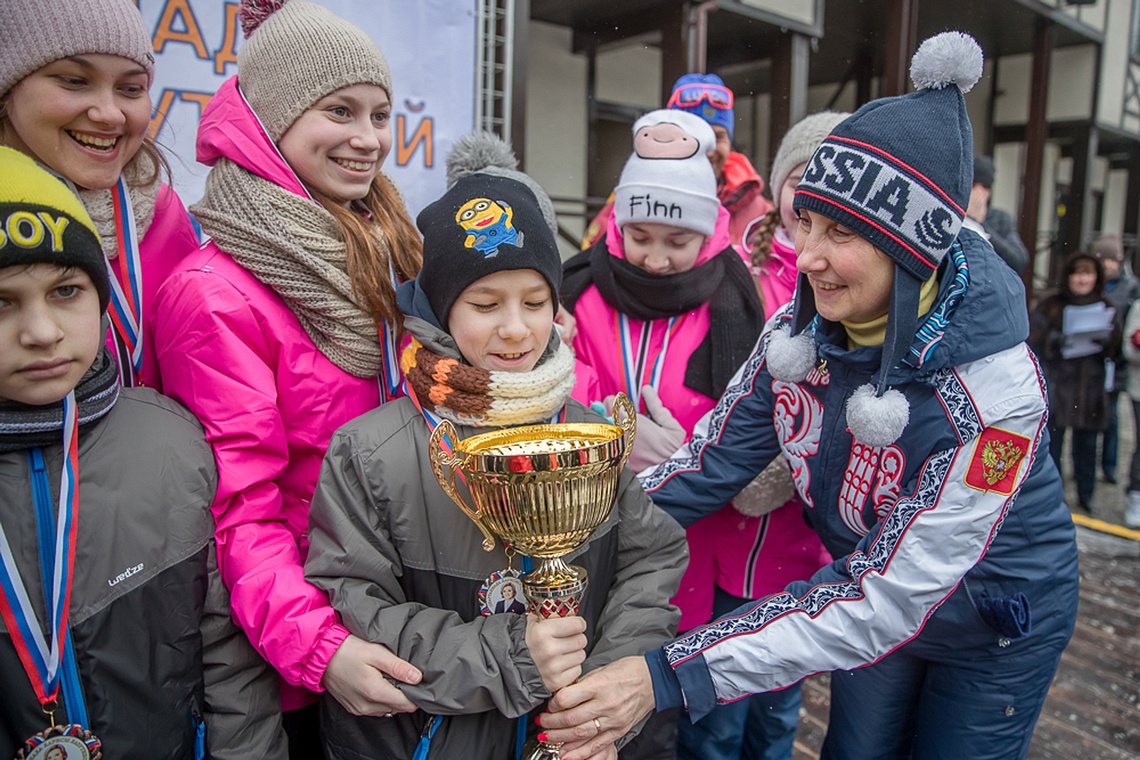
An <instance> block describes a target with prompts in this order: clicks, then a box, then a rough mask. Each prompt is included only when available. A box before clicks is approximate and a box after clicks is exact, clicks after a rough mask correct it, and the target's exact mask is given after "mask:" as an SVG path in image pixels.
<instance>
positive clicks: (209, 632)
mask: <svg viewBox="0 0 1140 760" xmlns="http://www.w3.org/2000/svg"><path fill="white" fill-rule="evenodd" d="M62 458H63V449H62V446H61V445H60V446H54V447H50V448H45V449H44V459H45V462H46V469H47V475H48V478H49V482H50V490H51V494H52V500H53V503H54V502H56V500H57V499H58V493H59V477H60V467H61V463H62ZM29 467H30V465H29V459H28V456H27V452H26V451H12V452H7V453H3V454H0V520H3V524H4V531H5V533H6V534H7V537H8V541H9V544H10V545H11V546H12V550H13V552H14V553H15V555H16V563H17V566H18V568H19V571H20V574H21V577H22V578H23V581H24V584H25V587H26V588H27V589H28V591H29V594H30V597H31V601H32V605H33V606H34V607H35V610H36V615H37V617H38V619H39V620H40V621H41V623H42V621H44V620H46V614H47V613H46V610H45V603H44V594H43V582H42V580H41V573H40V560H39V553H38V550H37V538H36V520H35V507H34V501H33V496H32V485H31V475H30V470H29ZM216 482H217V474H216V471H215V467H214V458H213V455H212V454H211V452H210V448H209V446H207V445H206V441H205V437H204V435H203V433H202V428H201V426H200V425H199V424H198V422H197V420H195V419H194V418H193V417H192V416H191V415H190V414H189V412H187V411H186V410H184V409H183V408H182V407H180V406H178V405H177V404H175V403H174V402H173V401H170V400H169V399H167V398H165V397H163V396H160V395H158V394H157V393H155V392H154V391H152V390H150V389H147V388H133V389H123V390H121V391H120V395H119V399H118V401H117V402H116V404H115V406H114V407H113V408H112V409H111V411H110V412H108V413H107V415H106V416H105V417H103V419H101V420H100V421H98V422H97V423H95V424H94V425H93V426H92V427H91V428H90V429H88V430H84V431H83V433H82V434H81V436H80V439H79V513H78V518H77V520H78V522H77V524H78V544H77V548H76V558H75V573H74V581H73V585H72V591H71V609H70V622H71V634H72V640H73V641H74V645H75V652H76V660H77V663H78V669H79V681H80V688H81V689H82V692H83V695H84V699H85V701H86V703H87V712H88V717H89V728H90V730H91V731H93V732H94V733H95V734H96V735H97V736H99V738H100V739H101V740H102V742H103V755H104V757H108V758H114V759H115V760H156V759H157V758H169V759H170V760H190V759H191V758H194V757H195V753H194V738H195V731H196V729H197V726H198V724H199V723H200V722H201V720H202V719H203V718H204V719H205V722H206V727H207V731H206V734H207V749H208V753H209V754H208V756H209V757H213V758H217V759H218V760H222V759H228V758H233V760H238V759H239V758H242V759H247V758H285V757H286V756H287V748H286V746H285V742H284V735H283V732H282V731H281V718H280V704H279V701H278V696H277V685H276V679H275V676H274V674H273V673H272V671H271V670H270V669H269V667H268V666H267V665H266V664H265V662H264V661H263V660H262V659H261V658H260V657H259V656H258V655H257V653H256V652H255V651H254V649H253V648H252V646H250V644H249V641H248V639H247V638H246V637H245V634H244V633H242V631H241V630H240V629H239V628H237V627H236V626H235V625H234V623H233V622H232V621H231V620H230V605H229V594H228V593H227V591H226V589H225V586H224V585H223V584H222V582H221V578H220V576H219V574H218V569H217V559H216V554H215V551H214V542H213V535H214V526H213V520H212V518H211V516H210V503H211V501H212V500H213V496H214V489H215V486H216ZM54 506H55V508H56V509H57V510H58V504H57V503H55V504H54ZM0 683H3V684H4V687H3V696H2V697H0V704H2V705H3V707H2V709H0V757H12V756H14V755H15V754H16V751H17V749H19V748H20V747H21V746H22V745H23V742H24V740H25V739H27V738H28V737H30V736H31V735H32V734H34V733H36V732H37V731H40V730H42V729H44V728H46V727H47V720H46V718H45V716H44V714H43V713H42V712H41V711H40V705H39V702H38V701H37V700H36V697H35V694H34V693H33V691H32V687H31V684H30V683H29V681H28V678H27V675H26V674H25V672H24V670H23V668H22V667H21V665H20V662H19V659H18V658H17V655H16V651H15V648H14V647H13V645H12V640H11V637H10V636H9V634H8V630H7V628H5V627H4V626H3V623H2V622H0ZM61 703H62V694H61ZM61 706H62V709H61V710H59V711H57V713H56V719H57V721H62V720H63V719H65V718H66V712H67V710H66V708H67V705H66V704H65V703H63V704H62V705H61Z"/></svg>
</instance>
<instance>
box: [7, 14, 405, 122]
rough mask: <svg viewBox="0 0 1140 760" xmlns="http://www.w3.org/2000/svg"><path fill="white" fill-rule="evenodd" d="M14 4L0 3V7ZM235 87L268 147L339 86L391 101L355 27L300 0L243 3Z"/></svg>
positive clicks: (373, 54) (377, 58) (379, 63)
mask: <svg viewBox="0 0 1140 760" xmlns="http://www.w3.org/2000/svg"><path fill="white" fill-rule="evenodd" d="M13 1H16V2H19V0H0V2H13ZM239 13H240V18H241V23H242V29H243V30H244V31H245V35H246V37H247V39H246V41H245V44H243V45H242V46H241V48H240V49H239V50H238V55H237V63H238V84H239V85H240V86H241V91H242V93H243V94H244V95H245V98H246V100H247V101H249V104H250V106H251V107H252V108H253V111H254V113H256V114H257V117H258V118H259V119H261V123H262V125H264V127H265V130H266V132H267V133H268V134H269V137H270V139H271V140H273V141H274V142H277V141H278V140H280V139H281V136H282V135H283V134H285V131H286V130H287V129H289V127H290V126H291V125H292V124H293V122H294V121H296V120H297V117H299V116H300V115H301V114H302V113H304V111H305V110H306V109H307V108H309V107H310V106H312V105H313V104H314V103H316V102H317V101H318V100H320V99H321V98H323V97H324V96H326V95H328V94H329V93H331V92H335V91H337V90H339V89H341V88H342V87H350V86H352V85H354V84H362V83H363V84H375V85H379V86H380V87H382V88H384V91H385V92H387V93H388V97H389V98H391V97H392V80H391V76H390V75H389V73H388V63H387V62H386V61H385V60H384V56H383V54H382V53H381V52H380V48H378V47H377V46H376V43H375V42H373V41H372V38H370V37H369V36H368V35H367V34H365V33H364V30H362V29H361V28H360V27H358V26H356V25H355V24H352V23H349V22H348V21H345V20H344V19H342V18H340V17H339V16H337V15H336V14H334V13H333V12H332V11H330V10H328V9H327V8H324V7H323V6H320V5H317V4H316V3H310V2H305V0H291V2H290V1H287V0H243V1H242V4H241V9H240V12H239Z"/></svg>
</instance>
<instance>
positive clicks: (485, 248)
mask: <svg viewBox="0 0 1140 760" xmlns="http://www.w3.org/2000/svg"><path fill="white" fill-rule="evenodd" d="M472 139H474V140H476V141H482V143H483V144H482V145H478V146H477V145H473V144H472V142H471V139H468V138H465V139H464V140H463V141H461V143H462V146H463V147H462V149H463V151H465V152H467V153H469V155H470V156H473V157H478V156H483V157H486V156H489V155H490V154H491V153H494V152H496V151H495V145H494V144H489V143H488V141H490V143H493V137H491V136H487V135H482V136H478V137H476V138H472ZM499 147H500V148H501V147H502V146H501V145H500V146H499ZM454 155H455V151H453V155H452V156H449V158H448V169H449V173H450V174H452V175H453V176H457V177H458V178H457V179H455V181H454V183H453V184H452V185H451V187H450V188H449V189H448V190H447V192H446V193H444V195H443V196H442V197H441V198H439V199H438V200H436V201H435V202H434V203H432V204H431V205H429V206H428V207H427V208H425V209H424V210H423V211H422V212H420V214H419V216H418V218H417V219H416V223H417V225H418V226H419V229H420V231H421V232H422V233H423V238H424V259H423V268H422V269H421V271H420V273H419V275H418V276H417V277H416V278H415V279H414V280H411V281H409V282H405V283H404V284H402V285H401V286H400V289H399V291H398V303H399V306H400V309H401V310H402V311H403V312H404V315H405V321H404V326H405V328H406V329H407V331H408V332H409V333H410V334H411V337H412V341H411V344H410V345H409V346H408V347H407V348H406V349H405V351H404V354H403V361H402V367H403V369H404V372H405V377H406V380H407V382H406V388H407V391H408V393H407V396H405V397H402V398H398V399H396V400H394V401H392V402H390V403H387V404H384V405H383V406H381V407H379V408H378V409H376V410H374V411H372V412H369V413H367V414H365V415H363V416H361V417H358V418H357V419H355V420H353V421H352V422H350V423H348V424H347V425H345V426H343V427H342V428H341V429H340V430H338V431H337V433H336V434H335V435H334V436H333V438H332V441H331V443H330V444H329V448H328V453H327V455H326V456H325V460H324V464H323V466H322V468H321V479H320V481H319V482H318V484H317V489H316V493H315V495H314V497H313V503H312V511H311V513H310V530H309V555H308V559H307V560H306V563H305V575H306V578H307V579H308V580H309V581H310V582H311V583H314V584H315V585H317V586H318V587H320V588H322V589H324V590H325V591H327V592H328V593H329V598H330V599H331V600H332V604H333V606H334V607H335V608H336V609H337V611H338V612H339V613H340V614H341V616H342V619H343V620H344V624H345V625H346V626H347V627H348V629H349V630H350V631H352V633H353V634H355V635H357V636H360V637H362V638H365V639H367V640H369V641H373V642H377V643H381V644H384V645H386V646H388V647H389V648H390V649H391V650H392V651H393V652H395V653H396V654H397V655H398V656H399V657H401V658H403V659H405V660H407V661H408V662H410V663H412V664H413V665H415V666H416V667H418V668H419V669H420V670H421V671H422V672H423V673H424V678H423V680H422V681H421V682H420V683H418V684H415V685H409V684H405V685H401V687H400V689H401V691H402V692H403V693H404V694H405V695H406V696H407V697H408V699H410V700H411V701H412V702H414V703H415V704H416V705H417V706H418V707H419V708H421V709H420V711H417V712H414V713H401V714H396V715H394V716H391V717H389V718H385V719H376V718H368V717H364V718H361V717H357V716H354V715H352V714H350V713H349V712H348V711H347V710H346V709H344V708H343V707H342V706H341V705H340V704H339V703H338V702H337V701H336V700H334V699H332V698H331V697H328V696H326V697H324V700H323V703H322V716H321V717H322V733H323V735H324V736H325V748H326V751H327V752H328V755H329V757H330V758H331V760H348V759H349V758H357V757H362V756H369V757H412V756H413V755H416V756H421V754H418V753H422V756H430V757H478V758H485V759H486V760H513V759H514V758H516V757H518V749H519V745H520V743H521V742H522V740H524V739H526V738H528V737H529V738H532V739H533V738H534V737H535V734H536V733H537V732H538V728H537V726H536V725H535V722H534V716H535V715H537V713H538V711H539V710H540V709H541V707H542V705H543V704H544V703H545V701H546V699H547V698H548V697H549V696H550V695H551V694H552V693H554V692H556V691H557V690H558V689H559V688H562V687H563V686H565V685H566V684H568V683H570V682H571V681H573V680H574V679H575V678H577V676H578V675H579V674H580V673H581V672H582V670H584V669H590V668H591V667H596V666H599V665H601V664H603V663H605V662H609V661H611V660H613V659H615V658H616V657H618V656H621V654H622V653H624V652H627V651H629V652H632V651H644V650H645V649H648V648H649V647H652V646H656V645H657V644H658V643H659V642H661V641H663V640H664V639H665V638H667V637H668V636H669V635H670V632H671V631H673V630H675V628H676V623H677V612H676V608H674V607H672V606H671V605H670V604H669V597H670V596H671V595H672V593H673V592H674V591H675V590H676V588H677V582H678V581H679V579H680V577H681V569H682V566H683V565H684V559H685V549H684V542H683V538H682V535H681V530H680V528H678V527H677V526H676V525H675V524H673V523H672V522H671V521H670V520H669V518H668V516H667V515H665V514H664V513H663V512H661V511H660V510H658V509H656V508H655V507H654V506H653V504H652V503H651V502H650V501H649V500H648V499H647V498H646V497H645V494H644V493H643V492H642V491H641V488H640V487H639V486H638V484H637V479H636V478H635V477H634V475H633V473H632V472H629V471H628V468H627V471H626V472H625V473H623V474H622V476H621V481H620V483H619V485H618V495H617V498H616V500H615V502H614V505H613V513H612V516H611V517H610V519H609V520H608V521H607V522H606V523H605V524H604V525H603V526H601V527H600V528H599V529H598V530H597V531H595V532H594V533H593V535H592V536H591V537H590V539H589V540H588V541H587V543H586V544H585V545H584V546H583V547H582V549H581V551H580V553H578V554H576V555H575V558H574V561H575V563H576V564H578V565H580V566H581V567H583V568H585V569H586V571H587V573H588V575H589V579H590V580H589V582H590V588H589V591H588V592H587V594H586V597H585V601H584V603H583V605H582V607H581V609H580V610H578V612H577V614H576V615H574V616H572V617H565V618H551V619H548V620H541V621H540V620H538V619H537V618H535V617H534V616H533V615H530V616H527V615H520V614H517V613H514V612H511V611H503V612H496V606H497V605H496V601H497V600H496V594H495V589H496V588H499V587H501V585H502V584H503V583H504V582H512V581H511V579H512V578H513V579H514V580H513V582H514V583H518V580H517V576H518V574H519V570H520V569H521V570H527V569H529V568H528V566H527V564H528V563H529V562H530V560H529V558H524V557H520V556H517V555H515V553H514V549H513V548H511V549H507V548H505V547H503V546H502V544H501V543H498V542H497V543H496V545H495V546H494V548H493V549H492V550H491V551H485V550H484V548H483V535H482V534H481V533H480V531H479V528H478V527H476V525H475V523H474V522H473V521H471V520H469V519H467V518H466V517H465V516H464V515H463V514H462V513H460V512H459V510H458V508H457V507H456V506H455V503H454V502H452V500H451V498H449V497H448V496H447V495H446V494H445V493H444V491H443V489H442V488H440V486H439V483H438V482H437V480H436V476H435V475H434V474H433V462H432V461H431V460H430V458H429V455H428V441H429V439H430V438H431V436H432V432H433V430H434V429H435V427H436V425H438V424H439V422H440V420H441V419H443V420H448V421H450V422H452V423H453V424H455V425H456V427H457V429H458V432H459V435H460V437H461V438H467V437H469V436H471V435H474V434H476V433H483V432H488V431H492V430H496V429H499V428H503V427H506V426H513V425H526V424H540V423H549V422H567V423H576V422H587V421H591V422H593V421H598V420H599V418H598V417H597V415H596V414H594V413H593V412H592V411H590V410H588V409H586V408H584V407H583V406H582V405H581V404H579V403H578V402H576V401H574V400H573V399H571V398H570V392H571V389H572V388H573V386H574V382H575V379H574V356H573V352H572V351H571V350H570V348H569V346H567V345H565V344H564V343H562V341H561V339H560V338H559V335H558V333H557V332H556V331H555V330H554V315H555V311H556V309H557V304H558V300H557V292H558V287H559V285H560V283H561V280H562V269H561V260H560V257H559V255H558V247H557V245H556V243H555V240H554V233H553V231H552V228H551V224H550V221H551V220H552V219H550V218H548V217H547V215H546V214H545V213H544V208H545V209H546V210H550V209H549V207H548V204H544V203H543V202H542V200H541V199H540V198H539V197H538V196H539V194H540V193H541V188H538V187H537V185H535V184H534V183H533V181H532V180H530V179H529V178H528V177H525V175H521V174H520V173H518V172H516V171H513V170H506V169H504V167H502V166H499V167H498V168H495V169H491V170H488V167H487V166H478V165H477V166H468V167H466V169H463V170H457V168H456V167H455V166H454V161H453V158H454ZM476 160H477V159H476ZM504 606H505V605H504ZM429 753H430V754H429ZM632 757H635V758H636V757H646V755H638V754H636V752H635V753H634V754H632Z"/></svg>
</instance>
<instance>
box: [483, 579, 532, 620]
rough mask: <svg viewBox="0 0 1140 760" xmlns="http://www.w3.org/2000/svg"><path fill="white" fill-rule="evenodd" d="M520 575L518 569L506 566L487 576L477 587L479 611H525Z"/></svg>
mask: <svg viewBox="0 0 1140 760" xmlns="http://www.w3.org/2000/svg"><path fill="white" fill-rule="evenodd" d="M520 575H521V573H519V571H518V570H515V569H514V568H513V567H508V568H507V569H505V570H499V571H498V572H496V573H491V574H490V575H489V576H487V580H485V581H483V585H482V586H480V587H479V612H480V613H481V614H483V615H494V614H496V613H500V612H515V613H523V612H526V599H525V598H524V597H523V586H522V581H520V580H519V576H520Z"/></svg>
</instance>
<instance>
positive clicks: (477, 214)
mask: <svg viewBox="0 0 1140 760" xmlns="http://www.w3.org/2000/svg"><path fill="white" fill-rule="evenodd" d="M513 217H514V210H513V209H512V208H511V206H510V204H509V203H507V202H506V201H501V202H500V201H493V200H491V199H490V198H472V199H471V200H469V201H467V202H466V203H464V204H463V205H462V206H460V207H459V211H457V212H456V214H455V221H457V222H459V226H460V227H462V228H463V229H464V230H466V231H467V236H466V237H464V239H463V247H464V248H474V249H476V250H478V251H479V252H480V253H482V254H483V255H484V256H494V255H495V254H497V253H498V252H499V246H501V245H513V246H515V247H517V248H522V246H523V239H524V236H523V233H522V232H520V231H518V230H516V229H515V228H514V227H513V226H512V225H511V219H512V218H513Z"/></svg>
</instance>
